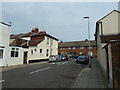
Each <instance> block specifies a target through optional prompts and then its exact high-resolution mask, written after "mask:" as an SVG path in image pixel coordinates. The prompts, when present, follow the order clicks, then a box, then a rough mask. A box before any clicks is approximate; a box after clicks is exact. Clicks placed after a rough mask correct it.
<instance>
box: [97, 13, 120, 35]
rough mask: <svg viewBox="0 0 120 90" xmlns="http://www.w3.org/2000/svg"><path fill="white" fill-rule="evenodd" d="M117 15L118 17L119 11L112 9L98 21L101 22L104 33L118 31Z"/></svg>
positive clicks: (119, 15) (116, 32) (115, 32)
mask: <svg viewBox="0 0 120 90" xmlns="http://www.w3.org/2000/svg"><path fill="white" fill-rule="evenodd" d="M118 17H120V13H118V12H116V11H114V12H112V13H111V14H110V15H108V16H107V17H105V18H104V19H102V20H101V21H100V22H102V25H103V34H104V35H109V34H118V33H120V31H118V20H120V18H118ZM119 27H120V26H119ZM99 28H101V27H99Z"/></svg>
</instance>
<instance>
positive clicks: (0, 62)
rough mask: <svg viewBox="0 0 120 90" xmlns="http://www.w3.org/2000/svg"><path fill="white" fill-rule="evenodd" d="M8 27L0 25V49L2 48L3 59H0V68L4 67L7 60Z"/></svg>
mask: <svg viewBox="0 0 120 90" xmlns="http://www.w3.org/2000/svg"><path fill="white" fill-rule="evenodd" d="M10 29H11V28H10V27H9V26H7V25H4V24H2V23H0V47H3V50H4V51H3V58H0V66H5V65H6V61H7V60H8V59H9V52H8V51H9V42H10Z"/></svg>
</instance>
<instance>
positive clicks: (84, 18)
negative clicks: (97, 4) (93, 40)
mask: <svg viewBox="0 0 120 90" xmlns="http://www.w3.org/2000/svg"><path fill="white" fill-rule="evenodd" d="M84 19H88V39H89V40H88V43H89V68H91V60H90V26H89V17H84Z"/></svg>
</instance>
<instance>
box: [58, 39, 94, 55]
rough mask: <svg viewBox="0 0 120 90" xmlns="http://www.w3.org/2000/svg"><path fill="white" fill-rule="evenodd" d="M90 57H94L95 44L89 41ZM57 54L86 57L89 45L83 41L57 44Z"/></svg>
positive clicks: (86, 41)
mask: <svg viewBox="0 0 120 90" xmlns="http://www.w3.org/2000/svg"><path fill="white" fill-rule="evenodd" d="M90 44H91V46H90V55H91V56H93V57H96V42H95V41H94V40H91V41H90ZM58 53H59V54H67V55H68V54H75V55H88V54H89V43H88V40H85V41H71V42H59V44H58Z"/></svg>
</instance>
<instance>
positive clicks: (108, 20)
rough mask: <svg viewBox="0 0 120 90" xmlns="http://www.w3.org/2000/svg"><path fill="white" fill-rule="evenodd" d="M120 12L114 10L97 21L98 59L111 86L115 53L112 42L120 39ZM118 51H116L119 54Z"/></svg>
mask: <svg viewBox="0 0 120 90" xmlns="http://www.w3.org/2000/svg"><path fill="white" fill-rule="evenodd" d="M119 21H120V12H119V11H117V10H113V11H112V12H110V13H109V14H107V15H106V16H105V17H103V18H102V19H100V20H99V21H97V23H96V34H95V35H96V42H97V59H98V62H99V64H100V66H101V68H102V71H103V72H104V74H105V76H106V78H107V79H108V82H109V86H110V87H113V62H114V60H113V58H114V56H113V54H112V50H114V47H112V44H111V42H112V43H113V41H117V40H120V25H118V24H119ZM117 53H118V52H116V54H117Z"/></svg>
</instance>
